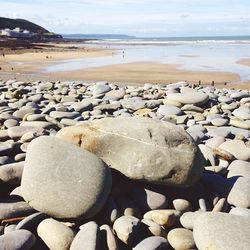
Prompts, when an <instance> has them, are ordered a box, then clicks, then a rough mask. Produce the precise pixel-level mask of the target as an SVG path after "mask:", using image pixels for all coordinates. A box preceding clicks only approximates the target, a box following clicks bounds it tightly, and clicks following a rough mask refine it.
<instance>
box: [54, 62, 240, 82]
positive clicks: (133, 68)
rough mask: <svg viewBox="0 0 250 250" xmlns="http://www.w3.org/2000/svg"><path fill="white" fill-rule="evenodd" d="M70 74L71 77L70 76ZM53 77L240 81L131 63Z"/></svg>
mask: <svg viewBox="0 0 250 250" xmlns="http://www.w3.org/2000/svg"><path fill="white" fill-rule="evenodd" d="M69 73H70V76H69ZM52 75H54V76H57V77H60V78H64V79H68V78H69V77H73V78H74V79H79V80H80V79H86V80H105V81H112V82H116V81H121V82H130V83H131V82H132V83H145V82H149V83H171V82H176V81H183V80H186V81H189V82H194V83H198V82H199V81H201V82H202V83H205V84H209V83H210V84H211V82H212V81H214V82H215V83H217V84H224V83H225V82H229V81H239V80H240V79H239V76H238V75H237V74H233V73H228V72H207V71H185V70H179V69H178V65H174V64H157V63H129V64H118V65H110V66H104V67H98V68H89V69H84V70H77V71H73V72H60V73H52Z"/></svg>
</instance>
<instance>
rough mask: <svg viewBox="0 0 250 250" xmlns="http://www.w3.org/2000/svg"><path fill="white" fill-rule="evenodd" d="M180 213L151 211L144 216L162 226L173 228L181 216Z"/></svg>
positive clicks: (169, 210)
mask: <svg viewBox="0 0 250 250" xmlns="http://www.w3.org/2000/svg"><path fill="white" fill-rule="evenodd" d="M180 214H181V213H180V212H179V211H177V210H173V209H158V210H151V211H149V212H147V213H145V214H144V216H143V218H144V219H149V220H152V221H154V222H155V223H157V224H158V225H161V226H165V227H168V226H172V225H173V224H174V223H175V221H176V219H177V218H178V217H179V216H180Z"/></svg>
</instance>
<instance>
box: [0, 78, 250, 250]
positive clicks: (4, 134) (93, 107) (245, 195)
mask: <svg viewBox="0 0 250 250" xmlns="http://www.w3.org/2000/svg"><path fill="white" fill-rule="evenodd" d="M0 122H1V130H0V165H1V166H0V185H1V188H0V250H5V249H8V250H9V249H10V250H15V249H22V250H26V249H27V250H28V249H34V250H40V249H41V250H45V249H52V250H68V249H70V250H80V249H81V250H82V249H84V250H120V249H121V250H123V249H124V250H127V249H134V250H156V249H157V250H159V249H162V250H168V249H169V250H171V249H176V250H183V249H199V250H200V249H201V250H203V249H204V250H205V249H225V250H231V249H232V250H234V249H246V250H247V249H250V238H249V235H250V143H249V138H250V92H249V91H247V90H235V89H229V88H228V89H226V88H220V89H217V88H216V87H214V86H199V85H194V84H192V83H191V82H190V83H188V82H185V81H181V82H176V83H172V84H168V85H157V84H144V85H139V86H138V85H137V86H128V85H127V86H125V85H124V86H122V85H119V86H118V85H115V84H112V83H109V82H106V81H98V82H92V83H90V82H88V83H87V82H84V81H55V82H52V81H44V82H43V81H32V82H28V81H18V80H2V81H0Z"/></svg>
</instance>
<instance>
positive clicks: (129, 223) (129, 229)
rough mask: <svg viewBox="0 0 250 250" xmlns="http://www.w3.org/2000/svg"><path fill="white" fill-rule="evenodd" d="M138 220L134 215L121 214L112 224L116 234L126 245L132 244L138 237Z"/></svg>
mask: <svg viewBox="0 0 250 250" xmlns="http://www.w3.org/2000/svg"><path fill="white" fill-rule="evenodd" d="M139 227H140V220H139V219H137V218H136V217H134V216H128V215H126V216H122V217H120V218H118V219H117V220H116V221H115V222H114V225H113V230H114V232H115V234H116V236H117V237H118V238H119V239H120V240H121V241H122V242H124V243H125V244H126V245H128V246H134V245H135V243H136V238H137V237H138V233H139Z"/></svg>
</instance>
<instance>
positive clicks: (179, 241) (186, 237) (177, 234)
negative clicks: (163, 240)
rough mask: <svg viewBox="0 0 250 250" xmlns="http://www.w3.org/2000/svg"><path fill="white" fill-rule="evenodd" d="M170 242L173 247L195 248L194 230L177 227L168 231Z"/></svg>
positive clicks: (180, 249) (177, 248)
mask: <svg viewBox="0 0 250 250" xmlns="http://www.w3.org/2000/svg"><path fill="white" fill-rule="evenodd" d="M168 242H169V244H170V245H171V247H172V248H173V249H176V250H182V249H194V248H195V242H194V237H193V232H192V231H191V230H188V229H185V228H175V229H172V230H171V231H170V232H169V233H168Z"/></svg>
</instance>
